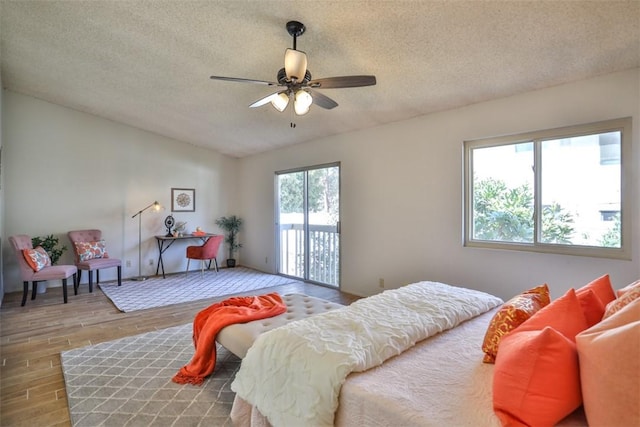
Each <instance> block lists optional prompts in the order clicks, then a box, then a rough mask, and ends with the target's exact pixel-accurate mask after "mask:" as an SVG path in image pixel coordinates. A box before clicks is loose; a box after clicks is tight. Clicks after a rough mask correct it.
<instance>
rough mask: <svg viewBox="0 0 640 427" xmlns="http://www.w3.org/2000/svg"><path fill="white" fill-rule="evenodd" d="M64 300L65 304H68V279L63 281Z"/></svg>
mask: <svg viewBox="0 0 640 427" xmlns="http://www.w3.org/2000/svg"><path fill="white" fill-rule="evenodd" d="M62 298H63V299H64V303H65V304H66V303H67V279H66V278H64V279H62Z"/></svg>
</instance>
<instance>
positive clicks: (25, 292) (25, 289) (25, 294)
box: [21, 282, 29, 307]
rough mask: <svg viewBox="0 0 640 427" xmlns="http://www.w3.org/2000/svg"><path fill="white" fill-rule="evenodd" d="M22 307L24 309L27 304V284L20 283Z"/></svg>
mask: <svg viewBox="0 0 640 427" xmlns="http://www.w3.org/2000/svg"><path fill="white" fill-rule="evenodd" d="M22 286H23V289H22V304H21V305H22V306H23V307H24V305H25V304H26V303H27V294H28V293H29V282H22Z"/></svg>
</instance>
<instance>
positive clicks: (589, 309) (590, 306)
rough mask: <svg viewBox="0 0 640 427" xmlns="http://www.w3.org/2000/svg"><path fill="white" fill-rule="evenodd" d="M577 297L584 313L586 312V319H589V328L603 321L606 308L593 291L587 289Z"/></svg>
mask: <svg viewBox="0 0 640 427" xmlns="http://www.w3.org/2000/svg"><path fill="white" fill-rule="evenodd" d="M576 295H577V297H578V301H580V305H581V306H582V311H584V317H585V318H586V319H587V326H588V327H589V328H590V327H591V326H593V325H595V324H596V323H598V322H599V321H600V320H602V316H604V309H605V306H604V304H602V301H600V298H598V296H597V295H596V293H595V292H593V290H591V289H587V290H585V291H582V292H581V293H580V294H576Z"/></svg>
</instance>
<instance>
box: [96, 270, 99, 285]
mask: <svg viewBox="0 0 640 427" xmlns="http://www.w3.org/2000/svg"><path fill="white" fill-rule="evenodd" d="M99 284H100V270H96V285H99Z"/></svg>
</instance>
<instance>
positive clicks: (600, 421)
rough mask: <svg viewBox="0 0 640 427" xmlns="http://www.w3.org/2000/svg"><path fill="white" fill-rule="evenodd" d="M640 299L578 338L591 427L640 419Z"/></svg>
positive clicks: (583, 384)
mask: <svg viewBox="0 0 640 427" xmlns="http://www.w3.org/2000/svg"><path fill="white" fill-rule="evenodd" d="M639 340H640V299H635V300H633V301H631V302H630V303H629V304H627V305H626V306H624V307H623V308H621V309H620V310H619V311H617V312H616V313H615V314H613V315H611V316H610V317H607V318H606V319H603V320H602V321H601V322H600V323H598V324H597V325H595V326H593V327H591V328H589V329H587V330H586V331H583V332H582V333H580V334H578V336H577V337H576V347H577V349H578V356H579V358H580V378H581V382H582V394H583V399H584V411H585V414H586V416H587V422H588V423H589V425H590V426H637V425H638V420H640V404H638V403H639V402H640V381H638V379H639V378H640V357H638V346H639V345H640V343H639Z"/></svg>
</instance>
